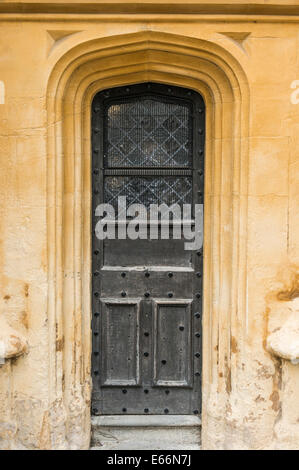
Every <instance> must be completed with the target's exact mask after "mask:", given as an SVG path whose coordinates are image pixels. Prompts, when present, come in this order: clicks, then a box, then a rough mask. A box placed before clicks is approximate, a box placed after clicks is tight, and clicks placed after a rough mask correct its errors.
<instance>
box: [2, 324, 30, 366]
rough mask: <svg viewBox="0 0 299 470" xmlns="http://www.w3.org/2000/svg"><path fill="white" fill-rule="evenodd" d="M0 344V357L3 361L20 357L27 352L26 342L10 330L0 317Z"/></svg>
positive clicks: (18, 334) (14, 331)
mask: <svg viewBox="0 0 299 470" xmlns="http://www.w3.org/2000/svg"><path fill="white" fill-rule="evenodd" d="M0 344H1V351H0V357H2V358H4V359H12V358H15V357H18V356H21V355H22V354H24V353H25V352H27V350H28V343H27V340H26V339H25V338H24V337H23V336H22V335H21V334H20V333H18V332H17V331H16V330H14V329H13V328H11V327H10V326H9V325H8V324H7V322H6V321H5V319H4V318H3V317H0ZM2 354H3V356H2Z"/></svg>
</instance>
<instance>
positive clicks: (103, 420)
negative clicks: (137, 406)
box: [91, 415, 201, 427]
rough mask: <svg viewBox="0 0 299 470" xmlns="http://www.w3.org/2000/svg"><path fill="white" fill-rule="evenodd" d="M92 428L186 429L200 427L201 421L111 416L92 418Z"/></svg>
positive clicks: (179, 416) (195, 418)
mask: <svg viewBox="0 0 299 470" xmlns="http://www.w3.org/2000/svg"><path fill="white" fill-rule="evenodd" d="M91 422H92V425H93V426H117V427H121V426H134V427H135V426H136V427H140V426H142V427H148V426H150V427H157V426H158V427H161V426H162V427H186V426H200V425H201V419H200V418H199V417H198V416H191V415H171V416H169V415H168V416H165V415H111V416H108V415H107V416H93V417H92V418H91Z"/></svg>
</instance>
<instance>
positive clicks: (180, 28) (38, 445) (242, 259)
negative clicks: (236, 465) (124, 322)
mask: <svg viewBox="0 0 299 470" xmlns="http://www.w3.org/2000/svg"><path fill="white" fill-rule="evenodd" d="M54 3H56V4H57V5H53V4H54ZM155 3H157V2H150V3H149V2H146V1H144V2H143V1H139V2H138V5H137V4H136V3H132V2H120V1H118V2H117V5H115V4H114V2H112V1H111V2H107V1H106V2H93V1H89V2H84V1H79V0H78V1H72V0H69V1H64V2H63V1H58V0H57V1H56V2H54V1H50V0H48V1H47V2H43V1H42V2H35V1H34V0H31V1H27V2H22V1H18V2H14V1H11V0H7V1H4V2H2V3H1V5H0V25H1V28H0V31H1V33H0V82H1V83H2V84H1V86H0V94H1V97H0V165H1V168H0V201H1V202H0V209H1V218H0V221H1V227H0V233H1V237H0V276H1V283H0V286H1V291H0V292H1V297H0V306H1V308H0V328H1V330H0V340H1V341H3V342H5V344H6V350H7V355H6V361H5V364H4V365H2V366H0V448H2V449H10V448H11V449H23V448H26V449H66V448H71V449H79V448H88V446H89V438H90V416H89V407H90V387H91V384H90V315H91V310H90V298H89V297H90V220H89V217H90V214H89V212H90V210H89V209H90V181H89V174H90V143H89V136H90V103H91V99H92V96H93V95H94V94H95V93H96V92H97V91H98V90H100V89H104V88H109V87H111V86H118V85H122V84H131V83H137V82H142V81H158V82H163V83H169V84H173V85H179V86H186V87H189V88H191V89H195V90H197V91H200V92H201V93H202V95H203V96H204V98H205V101H206V105H207V155H206V189H205V191H206V194H205V200H206V213H205V214H206V218H205V250H204V251H205V259H204V325H203V341H204V346H203V430H202V433H203V435H202V439H203V447H204V448H206V449H215V448H216V449H236V448H241V449H273V448H274V449H292V448H294V449H299V410H298V401H299V364H298V359H299V346H298V342H299V326H298V317H299V303H298V297H299V290H298V266H299V223H298V207H299V189H298V188H299V159H298V155H299V150H298V144H299V137H298V130H299V103H298V104H296V101H297V96H299V94H296V87H298V85H299V82H298V84H296V82H294V81H295V80H299V54H298V49H299V2H287V1H272V2H271V3H267V5H264V2H262V1H260V2H259V1H255V2H247V3H246V4H245V2H242V1H236V2H228V1H227V2H225V1H222V2H221V1H217V2H216V3H215V6H214V8H213V2H209V5H207V4H204V3H201V2H200V1H195V0H194V1H191V0H188V1H187V2H185V3H184V5H182V4H181V3H179V2H172V5H171V6H169V5H168V6H167V5H166V4H165V5H164V7H163V4H162V5H161V2H160V5H155ZM296 3H298V5H296ZM22 4H23V5H22ZM121 4H122V5H123V6H121ZM248 4H249V6H248V7H247V5H248ZM149 5H150V6H149ZM163 8H164V10H163ZM296 8H297V9H296ZM186 11H187V13H188V14H183V13H184V12H186ZM24 12H26V13H24ZM246 12H247V16H246V15H245V13H246Z"/></svg>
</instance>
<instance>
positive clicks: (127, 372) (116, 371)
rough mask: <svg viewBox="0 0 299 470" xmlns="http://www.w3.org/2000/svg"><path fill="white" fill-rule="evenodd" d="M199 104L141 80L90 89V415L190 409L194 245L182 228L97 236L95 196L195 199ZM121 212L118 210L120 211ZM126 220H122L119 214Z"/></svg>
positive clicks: (195, 339) (195, 348) (197, 323)
mask: <svg viewBox="0 0 299 470" xmlns="http://www.w3.org/2000/svg"><path fill="white" fill-rule="evenodd" d="M204 110H205V108H204V102H203V99H202V98H201V96H200V95H198V94H197V93H195V92H193V91H191V90H185V89H182V88H176V87H168V86H166V85H160V84H153V83H145V84H140V85H134V86H131V87H125V88H114V89H111V90H105V91H103V92H100V93H98V94H97V95H96V96H95V98H94V100H93V105H92V151H93V155H92V165H93V168H92V171H93V176H92V184H93V200H92V208H93V259H92V263H93V281H92V297H93V320H92V330H93V351H92V378H93V394H92V412H93V413H94V414H192V413H195V414H198V413H200V403H201V395H200V394H201V309H202V249H200V250H197V251H195V252H194V251H188V250H185V247H184V243H185V241H186V240H185V239H184V234H183V233H181V235H180V239H173V238H172V234H173V230H174V228H173V227H171V228H170V238H169V239H161V224H158V237H157V239H149V238H147V239H137V240H130V239H128V238H127V239H124V240H123V239H117V238H116V239H115V240H109V239H106V240H104V241H100V240H98V239H97V237H96V236H95V232H94V228H95V226H96V223H97V222H98V218H97V217H95V209H96V207H97V205H98V204H100V203H101V202H105V203H110V204H111V205H112V206H113V207H114V208H115V211H116V214H117V211H118V197H119V196H126V198H127V206H129V205H130V204H132V203H142V204H144V205H145V206H146V208H147V209H148V208H149V206H150V204H161V203H165V204H167V205H171V204H174V203H176V204H178V205H179V206H180V207H181V208H182V205H183V204H186V203H190V204H194V203H203V184H204V135H205V133H204V129H205V112H204ZM120 215H121V216H122V218H123V214H120ZM125 223H126V224H129V223H130V220H129V219H127V220H126V222H125Z"/></svg>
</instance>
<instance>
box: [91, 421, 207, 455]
mask: <svg viewBox="0 0 299 470" xmlns="http://www.w3.org/2000/svg"><path fill="white" fill-rule="evenodd" d="M200 431H201V421H200V418H199V417H197V416H187V415H184V416H183V415H181V416H174V415H173V416H164V415H148V416H143V415H142V416H141V415H134V416H133V415H127V416H116V415H114V416H93V417H92V440H91V450H200Z"/></svg>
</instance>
